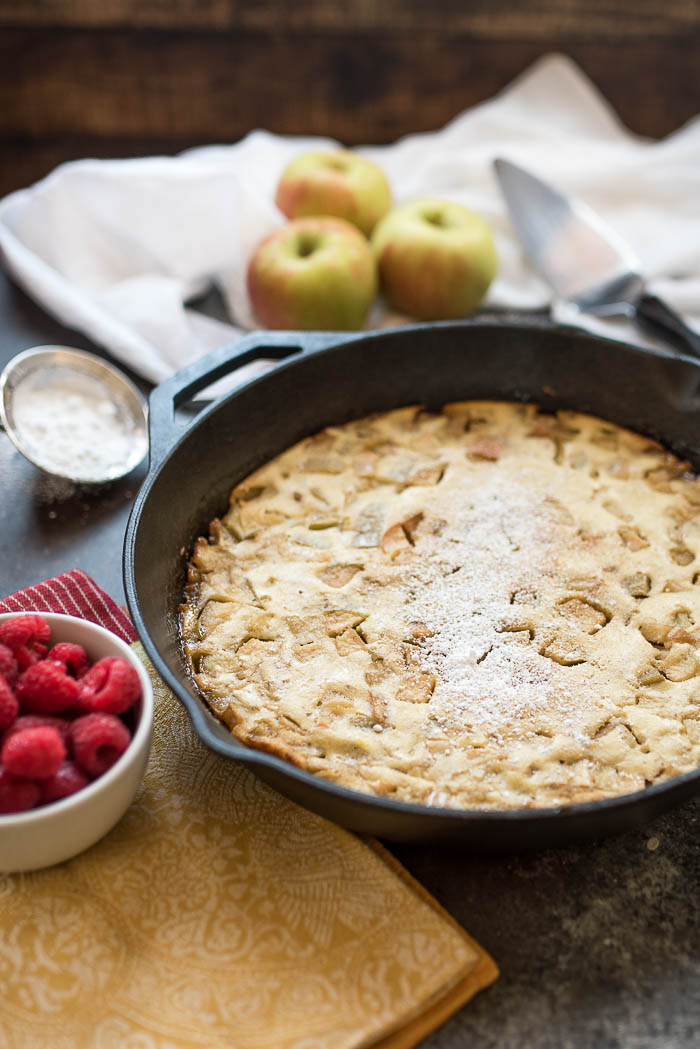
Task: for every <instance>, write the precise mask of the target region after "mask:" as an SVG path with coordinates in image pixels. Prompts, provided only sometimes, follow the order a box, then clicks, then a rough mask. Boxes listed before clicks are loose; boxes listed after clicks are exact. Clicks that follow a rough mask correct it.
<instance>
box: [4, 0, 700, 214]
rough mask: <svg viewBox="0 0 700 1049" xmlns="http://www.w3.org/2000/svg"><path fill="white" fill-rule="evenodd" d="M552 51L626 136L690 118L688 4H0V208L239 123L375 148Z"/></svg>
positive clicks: (432, 121) (231, 132)
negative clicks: (99, 163)
mask: <svg viewBox="0 0 700 1049" xmlns="http://www.w3.org/2000/svg"><path fill="white" fill-rule="evenodd" d="M552 50H558V51H561V52H564V53H566V54H568V55H570V56H571V57H572V58H573V59H574V60H575V61H576V62H577V63H579V65H580V66H581V67H582V68H583V69H584V71H585V72H586V73H587V74H588V75H589V76H590V77H591V78H592V79H593V80H594V82H595V83H596V84H597V85H598V86H599V88H600V89H601V90H602V91H603V93H604V94H605V95H606V96H607V97H608V99H609V100H610V102H611V103H612V105H613V106H614V108H615V109H616V110H617V112H618V113H619V115H620V116H621V118H622V120H623V121H624V122H625V123H626V124H627V125H628V126H629V127H630V128H631V129H632V130H634V131H636V132H639V133H641V134H644V135H649V136H652V137H661V136H664V135H666V134H667V133H669V132H670V131H673V130H674V129H675V128H677V127H679V126H680V125H681V124H682V123H683V122H685V121H686V120H688V119H689V118H690V117H692V116H694V115H695V114H696V113H698V112H699V111H700V72H699V69H700V63H699V59H700V0H471V2H466V3H465V2H459V0H288V2H286V3H285V2H283V0H72V2H65V0H63V2H61V0H0V194H3V193H6V192H7V191H9V190H11V189H14V188H17V187H20V186H23V185H26V184H28V183H30V182H33V181H34V180H35V179H37V178H39V177H40V176H42V175H44V174H45V173H46V172H48V171H50V170H51V169H52V168H53V167H54V166H55V165H56V164H57V163H59V162H60V161H62V160H67V159H71V158H76V157H82V156H98V157H105V156H132V155H138V154H147V153H152V152H163V153H175V152H177V151H178V150H180V149H183V148H185V147H187V146H192V145H197V144H201V143H209V142H232V141H236V140H237V139H239V138H241V137H242V136H243V135H245V134H246V132H248V131H250V130H251V129H253V128H256V127H265V128H268V129H270V130H273V131H277V132H281V133H287V134H297V133H310V134H326V135H331V136H333V137H335V138H338V139H340V140H341V141H342V142H344V143H345V144H347V145H357V144H361V143H374V142H390V141H393V140H394V139H396V138H397V137H399V136H400V135H403V134H405V133H408V132H412V131H421V130H431V129H433V128H437V127H439V126H441V125H442V124H443V123H445V122H446V121H447V120H449V119H450V118H451V117H453V116H455V115H456V114H457V113H459V112H460V111H461V110H463V109H464V108H465V107H467V106H471V105H473V104H474V103H476V102H479V101H481V100H483V99H485V98H488V97H489V96H491V95H492V94H493V93H494V92H496V91H498V90H499V89H500V88H501V87H503V86H505V85H506V84H507V83H508V82H509V81H510V80H511V79H512V78H513V77H514V76H515V75H517V74H518V73H520V72H521V71H522V70H523V69H525V68H526V67H527V66H528V65H530V64H531V63H532V62H533V61H534V60H535V59H536V58H537V57H539V56H540V55H542V54H545V53H547V52H548V51H552Z"/></svg>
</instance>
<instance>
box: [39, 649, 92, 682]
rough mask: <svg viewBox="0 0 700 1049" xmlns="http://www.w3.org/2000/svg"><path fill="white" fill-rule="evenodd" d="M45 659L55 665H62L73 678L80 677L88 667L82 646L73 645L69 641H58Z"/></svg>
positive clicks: (85, 653)
mask: <svg viewBox="0 0 700 1049" xmlns="http://www.w3.org/2000/svg"><path fill="white" fill-rule="evenodd" d="M46 658H47V659H53V661H54V662H55V663H62V664H63V666H64V667H65V668H66V669H67V670H69V671H70V672H71V673H72V674H73V677H82V676H83V674H84V673H85V672H86V670H87V669H88V665H89V661H88V657H87V652H86V651H85V649H84V648H83V646H82V645H74V644H72V643H71V642H70V641H59V643H58V644H57V645H54V646H53V648H52V649H51V651H50V652H49V653H48V655H47V656H46Z"/></svg>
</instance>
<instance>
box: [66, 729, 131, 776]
mask: <svg viewBox="0 0 700 1049" xmlns="http://www.w3.org/2000/svg"><path fill="white" fill-rule="evenodd" d="M130 739H131V736H130V735H129V730H128V729H127V727H126V725H125V724H124V722H123V721H120V720H119V718H117V717H115V716H114V715H113V714H85V715H83V717H80V718H76V720H75V721H74V722H73V723H72V725H71V731H70V740H71V745H72V748H73V757H74V758H75V760H76V762H77V763H78V765H80V767H81V769H82V770H83V771H84V772H87V773H88V775H90V776H101V775H102V773H103V772H106V771H107V769H109V768H111V767H112V765H113V764H114V763H115V761H116V760H117V759H118V758H119V757H121V755H122V754H123V753H124V751H125V750H126V748H127V747H128V746H129V741H130Z"/></svg>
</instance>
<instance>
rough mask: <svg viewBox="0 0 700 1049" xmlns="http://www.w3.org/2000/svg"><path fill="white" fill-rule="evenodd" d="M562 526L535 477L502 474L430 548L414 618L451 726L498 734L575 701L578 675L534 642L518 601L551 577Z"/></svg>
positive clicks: (475, 493) (455, 512) (437, 699)
mask: <svg viewBox="0 0 700 1049" xmlns="http://www.w3.org/2000/svg"><path fill="white" fill-rule="evenodd" d="M560 517H561V508H560V507H559V506H558V505H557V504H556V502H554V501H553V500H552V499H551V496H549V495H547V493H545V492H542V491H540V490H538V485H537V479H536V477H528V478H527V479H525V478H523V479H522V481H520V480H517V479H514V478H510V479H508V480H505V479H504V477H503V474H502V473H500V472H499V475H498V476H497V477H496V476H494V477H493V479H492V480H491V481H490V482H486V483H485V484H484V485H482V486H480V487H479V488H478V489H474V490H472V491H470V492H469V493H468V495H467V497H466V498H465V499H464V502H463V505H461V506H459V507H454V506H453V508H452V524H451V525H450V528H449V531H448V532H443V533H442V534H441V535H440V536H439V537H437V538H436V539H434V540H432V543H431V544H430V545H432V547H433V549H432V550H429V549H426V551H425V552H426V553H428V557H425V558H424V559H423V561H422V564H421V566H420V568H419V569H418V576H419V578H418V580H417V582H418V586H417V588H416V591H415V596H414V597H413V598H412V600H411V602H410V603H409V606H408V609H407V613H408V615H409V616H410V618H411V619H412V620H417V621H420V622H422V623H424V624H425V625H426V626H427V627H428V628H429V630H430V631H431V632H432V633H431V636H430V637H429V638H428V639H427V641H426V642H425V643H424V646H423V650H422V662H423V663H424V665H426V666H429V667H430V668H431V669H432V670H433V671H434V672H435V674H436V677H437V681H438V683H437V686H436V691H435V696H434V706H438V705H439V706H440V708H441V709H443V710H444V711H445V714H446V716H447V717H449V715H450V711H452V712H453V713H454V714H455V716H458V717H459V720H460V722H462V723H464V720H465V717H466V720H467V722H471V723H472V725H474V726H476V725H479V726H481V727H483V728H486V729H489V730H492V731H494V732H498V730H499V728H500V727H502V726H503V725H505V723H506V722H510V721H511V720H513V719H516V718H522V717H524V716H527V715H528V714H535V713H536V712H537V711H540V710H544V709H546V708H547V707H549V706H550V704H551V702H552V699H553V697H556V700H557V704H558V706H559V708H560V709H561V707H562V706H566V705H567V704H570V703H573V702H575V700H576V695H575V692H574V690H573V689H572V688H571V684H570V679H571V669H572V668H570V667H563V666H560V665H559V664H558V663H555V662H553V661H552V660H550V659H545V658H543V657H542V656H541V655H540V654H539V652H538V650H537V648H535V647H534V646H533V645H532V644H531V643H530V642H531V641H532V635H531V631H530V627H529V624H528V621H527V617H526V616H525V615H523V614H522V613H521V611H520V610H521V609H522V607H523V606H522V604H521V603H520V600H519V597H520V595H525V596H532V595H535V594H536V592H537V587H538V584H539V583H540V581H541V579H542V576H543V574H545V573H547V571H548V562H549V560H550V559H551V542H552V537H553V534H554V532H555V530H556V529H557V528H560V527H561V520H560ZM567 676H568V679H567ZM579 680H580V675H579Z"/></svg>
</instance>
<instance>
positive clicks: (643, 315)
mask: <svg viewBox="0 0 700 1049" xmlns="http://www.w3.org/2000/svg"><path fill="white" fill-rule="evenodd" d="M636 311H637V312H636V316H637V320H638V321H639V322H640V325H641V326H642V327H645V328H647V329H648V330H649V331H650V332H651V333H653V334H654V335H657V336H661V337H662V338H664V339H667V340H670V341H671V342H672V343H673V345H674V346H676V347H677V348H678V349H680V350H683V351H684V352H685V353H689V354H690V355H691V356H693V357H698V358H700V335H698V334H697V333H696V332H694V331H693V330H692V328H689V327H688V325H687V324H686V323H685V321H684V320H683V318H682V317H680V316H679V315H678V314H677V313H676V312H675V310H672V309H671V307H670V306H668V305H667V304H666V303H665V302H664V301H663V300H662V299H660V298H658V297H657V296H656V295H649V294H647V293H646V292H645V293H644V294H642V295H641V296H640V297H639V299H638V300H637V303H636Z"/></svg>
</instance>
